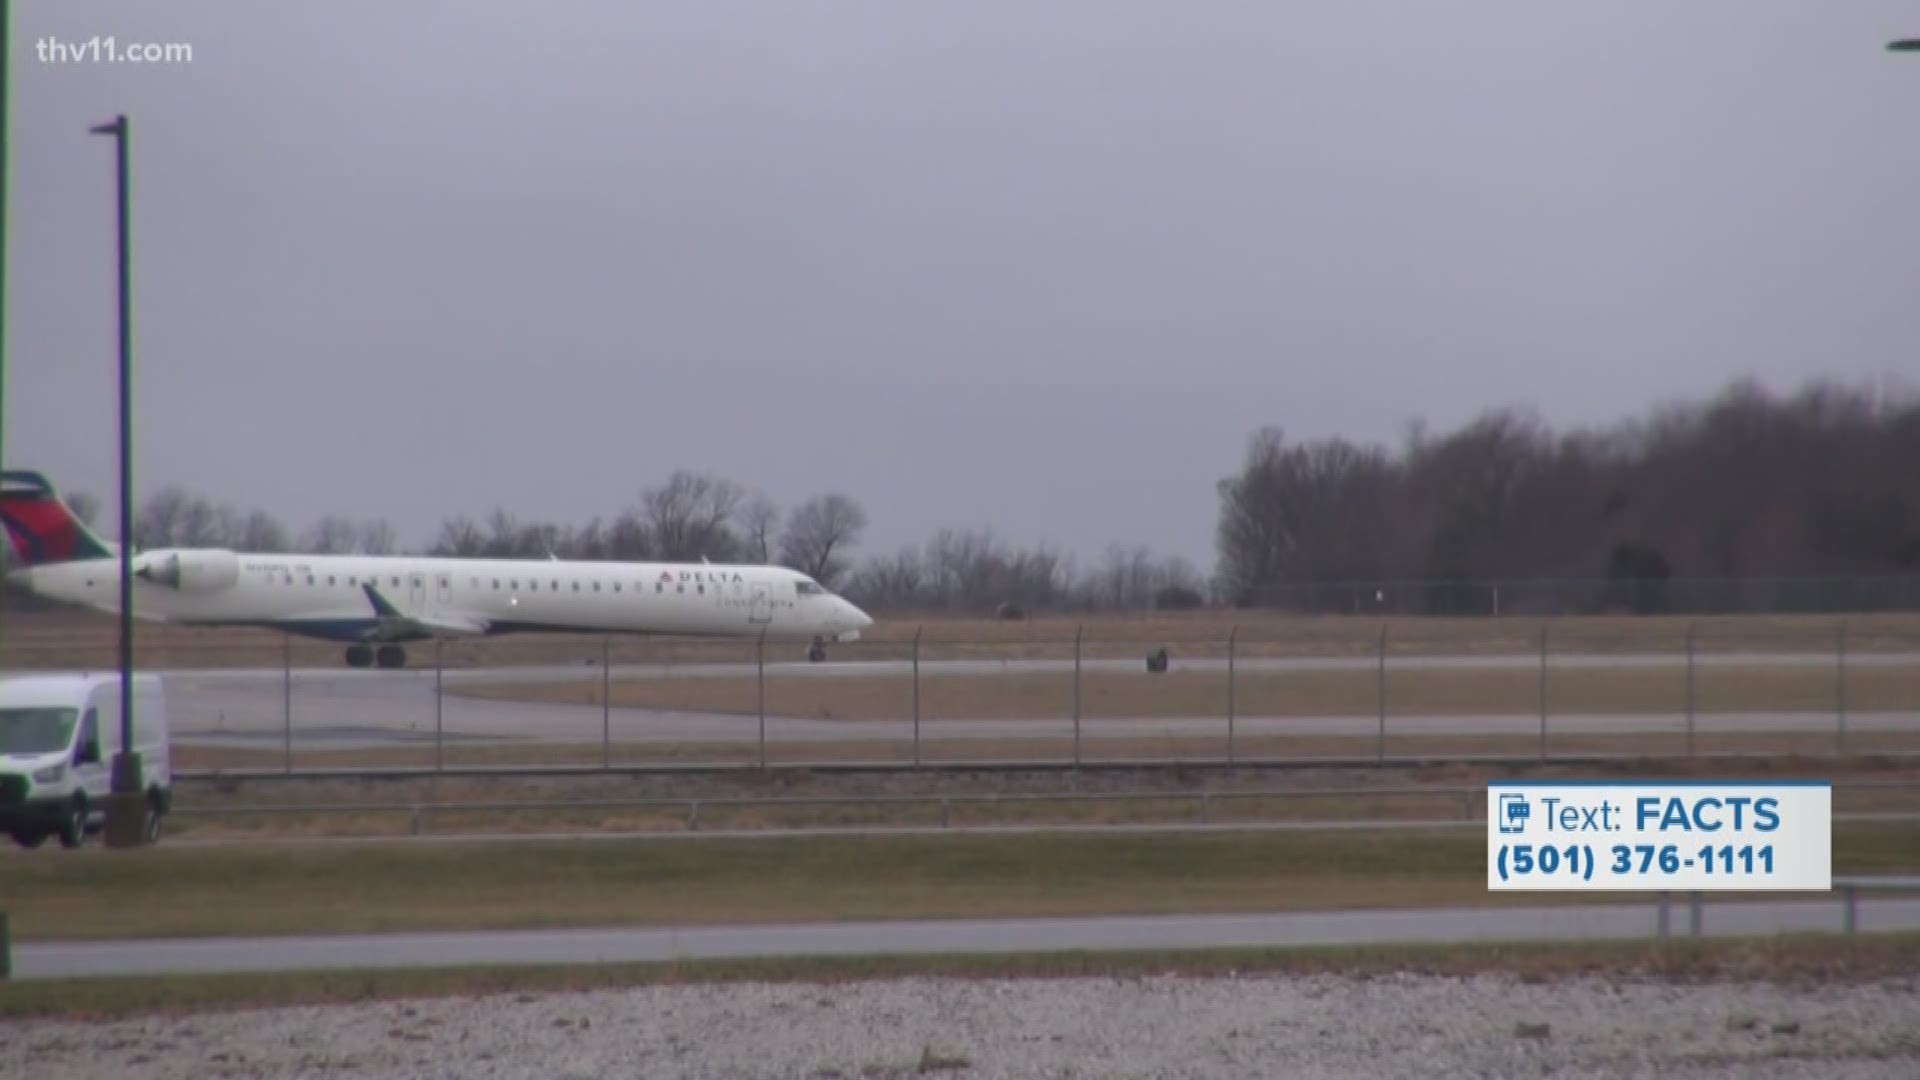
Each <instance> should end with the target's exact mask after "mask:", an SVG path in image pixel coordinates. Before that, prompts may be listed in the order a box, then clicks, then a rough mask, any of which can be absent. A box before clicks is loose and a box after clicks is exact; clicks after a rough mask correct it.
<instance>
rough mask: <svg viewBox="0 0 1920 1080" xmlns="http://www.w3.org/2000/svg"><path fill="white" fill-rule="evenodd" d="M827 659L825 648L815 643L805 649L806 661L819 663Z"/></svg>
mask: <svg viewBox="0 0 1920 1080" xmlns="http://www.w3.org/2000/svg"><path fill="white" fill-rule="evenodd" d="M826 658H827V647H826V646H825V645H823V644H821V643H820V642H818V641H816V642H814V643H813V644H812V645H810V646H808V647H807V659H808V660H811V661H813V662H814V663H816V664H817V663H819V662H820V661H822V660H825V659H826Z"/></svg>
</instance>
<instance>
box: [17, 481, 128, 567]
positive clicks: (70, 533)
mask: <svg viewBox="0 0 1920 1080" xmlns="http://www.w3.org/2000/svg"><path fill="white" fill-rule="evenodd" d="M0 524H4V525H5V526H6V528H7V539H9V540H11V541H13V550H14V551H15V552H16V553H18V554H19V556H20V559H21V561H22V562H25V563H26V564H27V565H28V566H40V565H42V564H44V563H58V562H73V561H75V560H77V559H105V558H110V557H112V555H113V553H112V552H111V551H109V550H107V546H106V545H105V544H103V543H101V542H100V540H99V538H98V537H96V536H94V535H93V534H92V533H91V532H88V531H87V527H86V526H85V525H84V524H82V523H81V521H80V519H79V518H77V517H74V516H73V511H72V510H69V509H67V504H66V503H65V502H63V501H61V499H60V494H59V493H58V492H56V491H55V490H54V489H53V485H52V484H51V483H49V482H48V481H47V478H46V477H44V476H42V475H40V474H39V473H37V472H6V473H0Z"/></svg>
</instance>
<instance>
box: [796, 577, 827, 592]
mask: <svg viewBox="0 0 1920 1080" xmlns="http://www.w3.org/2000/svg"><path fill="white" fill-rule="evenodd" d="M793 590H794V591H795V592H797V593H799V594H800V595H801V596H825V595H827V590H825V589H823V588H821V587H820V583H819V582H817V581H808V580H806V579H804V578H803V579H801V580H800V581H798V582H795V583H794V586H793Z"/></svg>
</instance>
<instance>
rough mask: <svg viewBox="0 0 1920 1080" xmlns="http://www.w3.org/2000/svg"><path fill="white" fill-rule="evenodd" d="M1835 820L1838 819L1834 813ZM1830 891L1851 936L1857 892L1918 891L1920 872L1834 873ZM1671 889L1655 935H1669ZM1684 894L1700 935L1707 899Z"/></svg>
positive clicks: (1692, 929) (1856, 923) (1690, 926)
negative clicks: (1917, 873)
mask: <svg viewBox="0 0 1920 1080" xmlns="http://www.w3.org/2000/svg"><path fill="white" fill-rule="evenodd" d="M1835 820H1838V816H1837V815H1836V818H1835ZM1832 885H1833V889H1832V892H1835V893H1838V894H1839V895H1840V904H1841V908H1840V910H1841V932H1842V933H1844V934H1846V935H1847V936H1849V937H1851V936H1853V935H1854V934H1857V933H1859V932H1860V894H1861V893H1863V892H1920V875H1877V876H1871V875H1870V876H1847V877H1836V878H1834V879H1833V881H1832ZM1673 895H1674V894H1673V893H1671V892H1663V893H1661V894H1660V909H1659V910H1660V921H1659V929H1658V936H1659V937H1661V938H1663V939H1664V938H1667V937H1671V936H1672V931H1671V923H1672V919H1671V917H1670V914H1669V905H1670V904H1671V903H1672V899H1673ZM1686 897H1687V932H1688V934H1689V935H1690V936H1692V937H1699V936H1701V931H1702V925H1703V923H1704V922H1705V916H1706V910H1705V909H1706V901H1705V896H1704V894H1703V893H1701V892H1699V891H1697V890H1696V891H1692V892H1688V893H1687V894H1686Z"/></svg>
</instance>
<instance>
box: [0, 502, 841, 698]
mask: <svg viewBox="0 0 1920 1080" xmlns="http://www.w3.org/2000/svg"><path fill="white" fill-rule="evenodd" d="M0 522H4V524H5V525H6V530H7V536H8V537H9V538H10V539H11V540H12V541H13V547H14V550H15V551H16V552H18V553H19V555H20V559H21V561H22V562H24V563H25V564H26V565H25V566H24V567H23V568H20V569H16V570H15V571H13V572H12V573H11V574H10V575H9V577H10V578H11V579H12V580H14V581H16V582H18V583H20V584H21V585H23V586H24V587H25V588H27V589H28V590H30V591H31V592H33V593H35V594H37V595H40V596H44V597H47V598H49V599H53V600H61V601H66V602H69V603H76V604H84V605H87V606H89V607H93V608H97V609H99V610H101V611H107V612H115V613H117V612H118V611H119V605H120V553H119V551H118V550H117V549H116V548H115V547H114V546H113V545H111V544H109V543H107V542H106V541H103V540H101V539H100V538H98V537H96V536H95V535H93V533H92V532H90V531H89V530H88V529H87V527H86V526H85V525H84V524H83V523H81V521H80V519H79V518H77V517H75V516H74V515H73V512H72V511H71V510H69V509H68V508H67V505H66V503H65V501H63V500H62V499H61V498H60V495H59V493H58V492H57V491H55V490H54V487H53V485H52V484H51V483H50V482H49V481H48V480H47V478H46V477H45V476H43V475H42V474H40V473H37V472H6V473H0ZM132 568H133V575H134V581H133V612H134V617H135V618H139V619H145V620H149V621H154V622H167V623H176V624H180V625H184V626H264V627H272V628H274V629H278V630H285V631H289V632H291V633H295V634H300V635H303V636H306V637H312V638H320V639H323V640H327V641H341V642H346V643H348V644H347V649H346V660H347V663H348V664H349V665H350V666H353V667H368V666H370V665H373V664H375V663H377V664H378V665H379V666H380V667H383V668H397V667H403V666H405V664H406V652H405V650H404V649H403V648H402V645H403V644H404V643H407V642H417V641H427V640H432V639H435V638H464V637H485V636H491V635H495V634H508V633H519V632H528V631H573V632H588V633H633V634H684V635H697V636H709V637H747V638H759V637H762V636H765V637H766V638H768V639H769V640H796V641H797V640H810V641H811V642H812V645H811V647H810V648H809V649H808V651H807V657H808V659H810V660H820V659H823V658H824V657H825V656H826V643H827V642H828V641H841V642H846V641H853V640H856V639H857V638H859V636H860V631H861V630H862V629H864V628H866V627H868V626H871V625H873V620H872V619H871V618H869V617H868V616H867V614H866V613H865V612H863V611H861V610H860V609H859V608H857V607H855V606H854V605H853V604H851V603H848V602H847V601H846V600H844V599H842V598H841V597H839V596H836V595H834V594H833V593H832V592H830V591H828V590H827V589H826V588H824V587H822V586H821V585H820V583H819V582H817V581H815V580H813V579H812V578H810V577H808V576H807V575H805V574H801V573H797V572H795V571H793V570H789V569H787V568H785V567H780V566H759V565H718V564H708V563H705V562H701V563H651V562H643V563H633V562H599V561H579V560H574V561H569V560H561V559H551V560H548V561H540V560H537V559H511V560H506V559H465V558H411V557H406V556H371V555H273V554H255V553H249V552H236V551H230V550H225V549H216V548H165V549H159V550H153V551H140V552H136V553H135V554H134V555H133V557H132Z"/></svg>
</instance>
